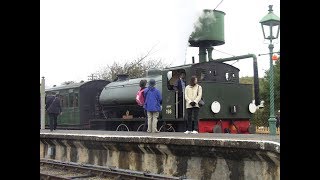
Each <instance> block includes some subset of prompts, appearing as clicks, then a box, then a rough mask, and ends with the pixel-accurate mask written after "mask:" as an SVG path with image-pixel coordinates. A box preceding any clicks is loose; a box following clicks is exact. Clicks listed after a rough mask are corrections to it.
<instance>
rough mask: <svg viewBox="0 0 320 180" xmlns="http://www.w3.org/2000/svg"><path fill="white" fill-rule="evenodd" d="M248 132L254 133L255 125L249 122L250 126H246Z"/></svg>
mask: <svg viewBox="0 0 320 180" xmlns="http://www.w3.org/2000/svg"><path fill="white" fill-rule="evenodd" d="M248 132H249V134H255V133H256V126H254V125H252V124H250V126H249V127H248Z"/></svg>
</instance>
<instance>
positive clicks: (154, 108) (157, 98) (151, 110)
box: [144, 79, 162, 133]
mask: <svg viewBox="0 0 320 180" xmlns="http://www.w3.org/2000/svg"><path fill="white" fill-rule="evenodd" d="M155 85H156V81H155V80H154V79H150V81H149V87H148V88H146V89H145V90H144V96H145V102H144V108H145V110H146V111H147V116H148V130H147V132H149V133H150V132H152V133H154V132H159V131H158V129H157V123H158V117H159V112H160V111H161V104H162V97H161V94H160V91H159V90H158V89H157V88H155V87H154V86H155Z"/></svg>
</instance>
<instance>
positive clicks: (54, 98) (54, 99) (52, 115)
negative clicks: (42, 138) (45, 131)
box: [46, 94, 62, 131]
mask: <svg viewBox="0 0 320 180" xmlns="http://www.w3.org/2000/svg"><path fill="white" fill-rule="evenodd" d="M46 112H47V114H48V116H49V121H50V123H49V124H50V131H53V130H56V128H57V119H58V115H59V114H61V113H62V109H61V105H60V99H59V95H58V94H57V95H55V94H53V95H50V96H47V97H46Z"/></svg>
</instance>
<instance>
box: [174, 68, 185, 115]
mask: <svg viewBox="0 0 320 180" xmlns="http://www.w3.org/2000/svg"><path fill="white" fill-rule="evenodd" d="M185 76H186V75H185V74H184V73H183V72H182V73H181V74H180V77H179V79H178V80H177V81H176V83H175V84H174V86H173V89H174V90H175V91H177V92H178V118H182V117H183V100H184V98H183V95H184V91H185V88H186V80H185Z"/></svg>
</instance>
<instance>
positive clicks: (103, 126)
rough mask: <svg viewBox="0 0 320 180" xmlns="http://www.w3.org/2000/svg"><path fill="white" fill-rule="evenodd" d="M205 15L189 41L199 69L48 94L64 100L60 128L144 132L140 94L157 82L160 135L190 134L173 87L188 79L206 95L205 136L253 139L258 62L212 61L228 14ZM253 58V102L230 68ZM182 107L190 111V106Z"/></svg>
mask: <svg viewBox="0 0 320 180" xmlns="http://www.w3.org/2000/svg"><path fill="white" fill-rule="evenodd" d="M203 13H204V15H203V16H202V17H200V18H199V22H200V23H202V25H203V27H202V28H200V29H196V30H195V31H194V32H193V33H192V34H191V35H190V38H189V44H190V46H193V47H199V63H194V61H193V63H191V64H185V65H181V66H176V67H170V68H165V69H162V70H159V69H152V70H149V71H148V72H147V73H146V74H147V75H146V77H143V78H136V79H129V77H128V76H127V75H125V74H119V75H118V78H117V80H116V81H113V82H111V81H105V80H92V81H88V82H82V83H75V84H70V85H66V86H61V87H54V88H50V89H47V90H46V94H50V93H51V92H55V93H58V94H59V95H60V99H61V105H62V110H63V114H62V115H61V116H59V118H58V128H60V129H95V130H108V131H141V130H142V129H143V125H144V121H145V118H146V117H145V115H144V112H143V108H142V107H140V106H138V105H137V103H136V101H135V97H136V93H137V92H138V90H139V89H140V87H139V82H140V80H142V79H145V80H147V81H149V80H150V79H151V78H152V79H155V81H156V88H157V89H159V90H160V92H161V94H162V98H163V100H162V111H161V112H160V117H159V121H158V129H159V130H160V131H172V132H174V131H175V132H183V131H185V130H186V125H185V122H186V119H187V112H186V109H185V108H183V112H182V113H181V112H180V113H179V108H178V94H177V92H176V91H175V90H174V89H173V85H174V83H175V82H176V80H177V79H178V78H179V75H180V73H184V74H185V75H186V76H185V78H186V82H189V81H190V79H191V76H193V75H195V76H197V78H198V83H199V84H200V85H201V86H202V89H203V90H202V91H203V95H202V96H203V99H204V100H205V102H206V103H205V105H204V106H203V107H201V108H200V111H199V132H200V133H204V132H208V133H212V132H213V133H241V134H246V133H254V131H255V128H254V127H253V126H252V125H250V119H251V118H252V115H253V113H254V112H255V110H256V106H257V105H259V102H260V101H259V96H258V94H259V92H258V87H259V85H258V74H257V62H256V57H255V56H254V55H250V54H249V55H244V56H237V57H232V58H225V59H216V60H213V59H212V57H211V54H212V50H213V48H212V46H217V45H222V44H224V33H223V31H224V27H223V17H224V15H225V13H224V12H222V11H217V10H204V12H203ZM212 17H214V19H213V18H212ZM249 57H252V58H253V67H254V76H255V77H254V86H255V88H254V94H255V100H254V101H253V92H252V85H251V84H240V83H239V69H238V68H236V67H234V66H232V65H229V64H227V63H225V62H226V61H229V60H237V59H243V58H249ZM182 103H183V107H185V101H183V102H182ZM181 114H182V115H181ZM46 119H48V118H46ZM46 124H47V125H48V121H47V122H46Z"/></svg>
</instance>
